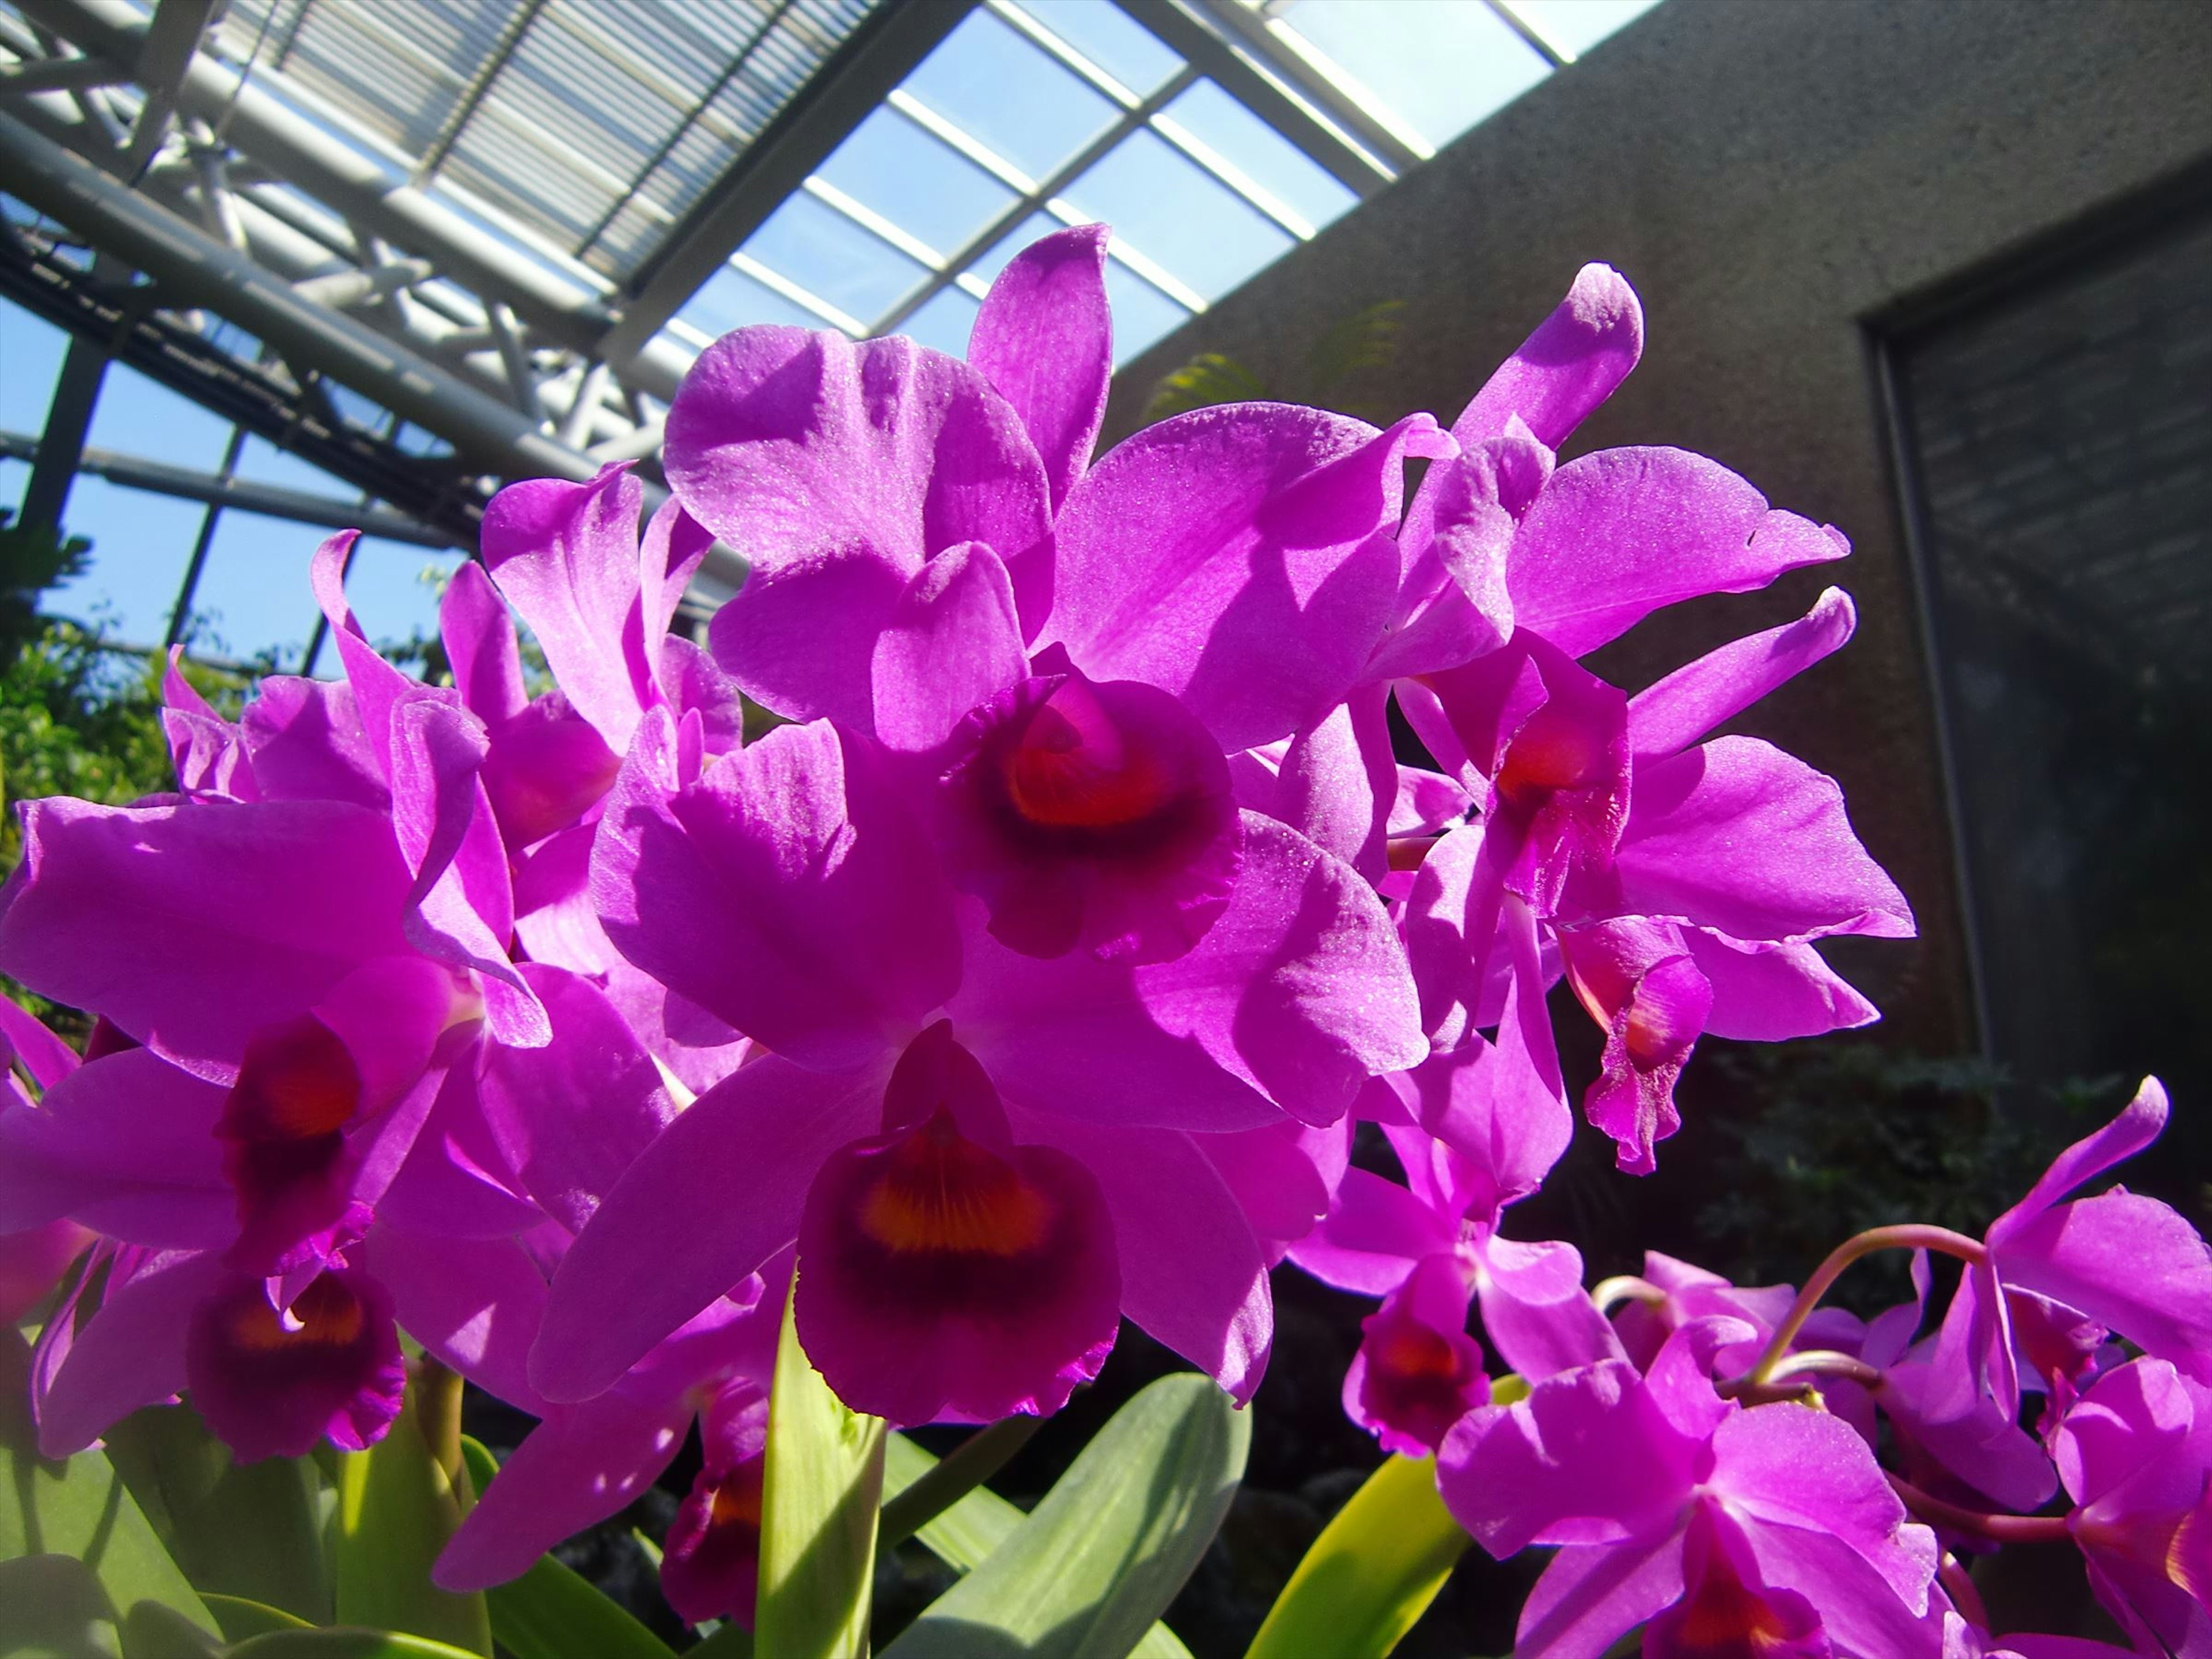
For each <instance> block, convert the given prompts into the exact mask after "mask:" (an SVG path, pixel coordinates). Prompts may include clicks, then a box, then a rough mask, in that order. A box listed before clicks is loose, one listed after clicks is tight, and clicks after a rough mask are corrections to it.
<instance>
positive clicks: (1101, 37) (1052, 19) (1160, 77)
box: [1016, 0, 1182, 96]
mask: <svg viewBox="0 0 2212 1659" xmlns="http://www.w3.org/2000/svg"><path fill="white" fill-rule="evenodd" d="M1016 9H1018V10H1021V11H1024V12H1027V13H1028V14H1029V15H1030V16H1031V17H1034V18H1036V21H1038V22H1040V23H1042V24H1043V25H1044V26H1045V27H1047V28H1048V29H1050V30H1051V31H1052V32H1053V33H1054V34H1056V35H1058V36H1059V37H1060V39H1061V40H1065V41H1066V42H1067V44H1068V45H1069V46H1073V47H1074V48H1075V49H1076V51H1078V52H1081V53H1082V54H1083V55H1084V56H1085V58H1089V59H1090V60H1091V62H1092V63H1094V64H1097V65H1098V67H1099V68H1100V69H1103V70H1105V71H1106V73H1107V74H1109V75H1110V76H1113V77H1114V78H1115V80H1116V81H1119V82H1121V84H1122V85H1123V86H1125V87H1127V88H1129V90H1130V91H1132V92H1133V93H1136V94H1139V96H1142V95H1143V94H1146V93H1148V92H1151V91H1152V90H1153V88H1156V87H1158V86H1159V85H1160V83H1161V82H1164V81H1165V80H1166V79H1167V78H1168V76H1170V75H1173V74H1174V73H1175V72H1176V70H1179V69H1181V68H1182V58H1178V57H1176V54H1175V53H1174V52H1170V51H1169V50H1168V49H1167V47H1166V46H1164V45H1162V44H1161V41H1160V39H1159V37H1158V35H1156V34H1154V33H1152V31H1151V30H1150V29H1148V28H1146V27H1145V26H1144V25H1143V24H1142V23H1139V22H1138V21H1136V19H1134V18H1133V17H1132V16H1130V15H1129V14H1128V13H1127V12H1126V11H1123V10H1122V9H1121V7H1119V6H1117V5H1115V3H1114V0H1020V3H1018V4H1017V8H1016Z"/></svg>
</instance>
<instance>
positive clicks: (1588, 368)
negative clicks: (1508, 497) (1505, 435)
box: [1452, 264, 1644, 449]
mask: <svg viewBox="0 0 2212 1659" xmlns="http://www.w3.org/2000/svg"><path fill="white" fill-rule="evenodd" d="M1643 351H1644V307H1643V306H1642V305H1641V304H1640V303H1639V302H1638V300H1637V297H1636V290H1635V289H1632V288H1631V287H1629V285H1628V283H1627V281H1626V279H1625V278H1624V277H1623V276H1621V274H1620V272H1619V271H1617V270H1614V269H1613V267H1612V266H1610V265H1601V264H1587V265H1584V266H1583V268H1582V269H1581V270H1579V271H1577V272H1576V273H1575V280H1574V283H1573V285H1572V286H1571V287H1570V288H1569V289H1567V297H1566V298H1565V299H1564V300H1562V301H1559V306H1558V307H1557V308H1556V309H1554V310H1553V313H1552V314H1551V315H1550V316H1548V317H1547V318H1546V319H1544V320H1543V321H1542V322H1541V323H1540V324H1538V325H1536V331H1535V332H1534V333H1533V334H1531V335H1530V336H1529V337H1528V338H1527V339H1526V340H1524V341H1522V343H1521V346H1520V349H1518V350H1516V351H1515V352H1514V354H1513V355H1512V356H1510V357H1508V358H1507V359H1506V360H1505V362H1504V364H1503V365H1502V366H1501V367H1500V368H1498V372H1497V373H1496V374H1492V376H1491V377H1490V379H1489V380H1488V381H1487V382H1486V384H1485V385H1484V386H1483V388H1482V390H1481V391H1480V392H1476V393H1475V394H1474V400H1473V401H1472V402H1470V403H1469V404H1468V406H1467V407H1466V409H1465V410H1462V411H1461V414H1460V417H1459V419H1458V420H1456V421H1455V422H1452V436H1453V437H1455V438H1456V439H1457V440H1458V441H1459V442H1460V446H1461V447H1462V448H1472V447H1474V446H1475V445H1476V444H1478V443H1480V442H1481V441H1483V440H1484V439H1485V438H1491V437H1495V436H1497V435H1498V434H1499V433H1501V432H1503V431H1504V430H1505V426H1506V422H1508V421H1509V420H1510V419H1512V418H1513V417H1514V416H1519V417H1520V418H1521V419H1522V421H1524V422H1527V423H1528V428H1529V430H1530V431H1532V432H1533V433H1534V434H1535V435H1536V436H1537V438H1538V439H1539V440H1541V441H1542V442H1543V443H1545V444H1546V445H1547V446H1549V447H1551V448H1553V449H1557V448H1558V447H1559V446H1560V445H1561V444H1563V443H1565V441H1567V438H1568V436H1569V435H1570V434H1571V433H1572V432H1573V431H1574V429H1575V428H1577V427H1578V426H1580V425H1581V424H1582V423H1583V420H1584V419H1585V418H1587V417H1588V416H1589V413H1590V411H1591V410H1594V409H1595V408H1596V407H1597V406H1598V405H1599V404H1601V403H1603V402H1604V401H1605V400H1606V399H1607V398H1609V397H1611V396H1612V395H1613V388H1614V387H1615V386H1619V385H1620V383H1621V381H1622V380H1626V378H1627V377H1628V372H1629V370H1631V369H1632V368H1635V367H1636V360H1637V359H1638V357H1639V356H1642V355H1643Z"/></svg>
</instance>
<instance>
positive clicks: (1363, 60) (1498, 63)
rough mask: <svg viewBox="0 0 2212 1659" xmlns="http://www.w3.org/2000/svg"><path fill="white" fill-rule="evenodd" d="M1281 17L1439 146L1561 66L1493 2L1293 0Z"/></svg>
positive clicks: (1280, 14) (1432, 144)
mask: <svg viewBox="0 0 2212 1659" xmlns="http://www.w3.org/2000/svg"><path fill="white" fill-rule="evenodd" d="M1273 15H1275V16H1277V17H1279V19H1281V21H1284V22H1285V23H1287V24H1289V25H1290V26H1291V27H1292V28H1294V29H1296V30H1297V32H1298V33H1300V34H1302V35H1304V37H1305V38H1306V39H1307V40H1310V41H1312V42H1313V44H1314V45H1315V46H1318V47H1319V48H1320V49H1321V50H1322V52H1323V53H1324V54H1326V55H1327V56H1328V59H1329V61H1330V62H1332V63H1334V64H1337V65H1338V66H1339V67H1340V68H1341V69H1342V70H1344V71H1345V72H1346V74H1348V75H1350V76H1352V78H1353V79H1354V80H1356V81H1358V82H1359V84H1360V85H1361V86H1362V87H1364V88H1366V89H1367V90H1368V91H1369V92H1370V93H1372V94H1374V95H1375V96H1376V98H1378V99H1379V100H1382V102H1383V104H1384V105H1385V106H1387V107H1388V108H1389V110H1390V111H1391V112H1393V113H1395V115H1397V117H1398V118H1399V119H1400V120H1401V123H1402V124H1403V125H1407V126H1409V127H1411V128H1412V129H1413V131H1416V132H1418V133H1419V134H1420V135H1421V137H1424V138H1425V139H1426V140H1428V142H1429V143H1430V144H1431V146H1437V145H1442V144H1443V143H1448V142H1449V141H1450V140H1451V139H1454V138H1456V137H1459V135H1460V134H1461V133H1462V132H1464V131H1467V130H1468V128H1469V127H1471V126H1473V125H1474V124H1475V123H1476V122H1477V121H1480V119H1481V118H1483V117H1484V116H1486V115H1487V114H1489V113H1490V112H1492V110H1494V109H1497V108H1498V107H1499V106H1502V105H1504V104H1508V103H1510V102H1511V101H1512V100H1514V99H1516V98H1517V97H1519V96H1520V95H1521V94H1522V93H1524V92H1526V91H1528V88H1531V87H1533V86H1534V85H1535V84H1536V82H1539V81H1541V80H1542V79H1543V78H1544V77H1545V76H1547V75H1549V74H1550V73H1551V65H1550V64H1547V63H1546V62H1545V61H1544V60H1543V58H1541V57H1540V56H1538V55H1537V52H1536V51H1535V49H1534V47H1532V46H1529V45H1528V42H1527V41H1525V40H1522V38H1521V37H1520V36H1519V35H1517V34H1516V33H1514V32H1513V30H1512V27H1511V26H1510V25H1509V24H1508V23H1506V21H1504V19H1503V18H1501V17H1499V16H1498V14H1497V13H1496V12H1494V11H1492V10H1491V9H1490V8H1489V7H1488V6H1486V5H1485V4H1484V3H1483V0H1420V3H1419V4H1418V5H1414V4H1383V5H1377V4H1376V3H1374V0H1291V4H1290V5H1288V6H1286V7H1285V8H1283V9H1281V10H1279V11H1278V12H1275V13H1274V14H1273Z"/></svg>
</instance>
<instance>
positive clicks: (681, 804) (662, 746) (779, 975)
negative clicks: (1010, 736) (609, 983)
mask: <svg viewBox="0 0 2212 1659" xmlns="http://www.w3.org/2000/svg"><path fill="white" fill-rule="evenodd" d="M675 736H676V734H675V732H674V731H673V729H672V727H671V724H670V722H669V721H668V720H667V718H666V716H665V715H659V714H657V715H655V716H654V717H653V719H651V720H647V722H646V723H645V724H644V725H643V726H641V728H640V730H639V734H638V738H637V741H636V743H635V745H634V746H633V747H632V749H631V751H630V756H629V760H628V761H626V762H625V763H624V764H623V772H622V775H621V777H620V778H619V779H618V780H617V782H616V784H615V787H614V790H613V793H611V795H610V796H609V798H608V802H607V809H606V812H605V816H604V817H602V818H601V819H600V821H599V839H598V841H597V842H596V843H595V845H594V848H593V851H592V894H593V896H594V898H595V900H596V901H597V902H598V906H599V919H600V921H601V923H602V925H603V926H604V927H605V928H606V931H607V936H608V938H609V939H611V940H613V942H614V944H615V945H616V947H617V949H618V950H620V951H622V952H623V955H624V956H626V957H629V959H630V961H631V962H633V963H636V964H637V966H639V967H640V968H642V969H645V970H646V971H647V973H649V974H651V975H653V977H654V978H655V979H658V980H659V981H661V982H662V983H663V984H664V985H665V986H667V987H669V988H670V989H671V990H672V991H675V992H677V993H678V994H681V995H683V996H684V997H686V998H688V999H690V1000H691V1001H692V1002H695V1003H696V1004H697V1005H699V1006H701V1007H702V1008H705V1009H707V1010H708V1012H712V1013H714V1014H715V1015H717V1016H719V1017H720V1018H723V1019H725V1020H726V1021H728V1022H729V1023H730V1024H732V1025H733V1026H735V1027H736V1028H737V1029H738V1030H741V1031H744V1033H746V1034H747V1035H748V1036H753V1037H757V1038H758V1039H759V1040H760V1041H761V1042H764V1043H766V1044H767V1045H768V1046H769V1048H772V1049H774V1050H775V1052H776V1053H778V1054H786V1055H788V1056H790V1057H791V1058H792V1059H793V1060H798V1061H799V1062H800V1063H801V1064H804V1065H808V1066H823V1067H825V1068H834V1067H838V1066H857V1065H863V1064H866V1063H868V1062H869V1061H871V1060H873V1059H875V1058H876V1057H878V1055H880V1054H882V1053H883V1052H884V1049H885V1048H886V1046H887V1045H890V1044H894V1043H902V1042H904V1041H905V1040H906V1039H907V1038H908V1036H912V1035H913V1033H914V1031H915V1030H916V1029H917V1028H918V1026H919V1025H920V1024H921V1020H922V1018H924V1017H925V1016H926V1015H927V1014H928V1013H930V1012H932V1011H933V1010H934V1009H935V1008H936V1007H938V1006H939V1005H940V1004H942V1003H943V1002H945V1000H946V999H947V998H949V997H950V996H951V994H952V993H953V991H954V989H955V987H957V985H958V984H959V982H960V975H961V961H960V945H959V940H958V938H957V935H956V934H955V933H954V931H953V921H952V908H951V893H950V891H949V890H947V888H946V887H945V881H944V878H943V876H942V875H940V874H939V872H938V870H937V868H936V866H935V860H934V859H933V855H932V854H931V853H930V851H929V848H928V847H927V843H926V841H925V839H924V836H925V830H924V828H923V826H922V825H921V823H917V822H915V814H914V812H913V811H912V809H911V807H910V805H908V803H907V802H906V801H904V800H903V799H902V798H901V797H900V795H899V793H897V792H896V790H895V789H894V788H893V787H892V786H891V785H890V782H889V781H887V780H886V779H885V778H884V776H883V775H881V769H882V764H883V763H882V761H881V759H880V757H876V758H872V757H870V755H869V753H868V752H867V751H866V749H865V748H864V747H863V746H862V744H860V741H859V740H857V739H854V738H849V737H845V736H841V735H840V734H839V733H838V732H836V730H834V729H833V728H832V727H831V726H829V725H828V724H826V723H821V722H817V723H816V724H814V725H811V726H782V727H779V728H778V729H777V730H775V731H774V732H769V734H768V735H767V736H766V737H765V738H762V739H761V741H760V742H758V743H757V744H754V745H752V746H751V747H750V748H749V749H744V750H738V751H736V752H733V753H732V754H728V755H725V756H722V757H719V758H717V759H715V760H714V761H713V762H711V763H708V766H707V767H706V769H705V771H704V772H703V773H702V775H701V776H700V778H699V781H697V782H696V784H691V785H689V786H686V787H678V774H677V758H678V757H677V754H676V750H675ZM847 1139H850V1137H849V1136H848V1137H847Z"/></svg>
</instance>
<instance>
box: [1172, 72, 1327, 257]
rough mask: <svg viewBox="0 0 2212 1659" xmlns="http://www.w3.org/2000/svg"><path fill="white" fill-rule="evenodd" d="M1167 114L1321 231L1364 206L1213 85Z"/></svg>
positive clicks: (1197, 88)
mask: <svg viewBox="0 0 2212 1659" xmlns="http://www.w3.org/2000/svg"><path fill="white" fill-rule="evenodd" d="M1164 113H1165V114H1166V115H1167V116H1168V117H1169V118H1170V119H1172V120H1174V121H1176V122H1178V123H1179V124H1181V125H1182V126H1183V127H1184V128H1185V129H1186V130H1187V131H1188V132H1189V133H1190V134H1191V136H1192V137H1195V138H1196V139H1198V140H1199V142H1200V143H1203V144H1205V145H1206V147H1207V148H1209V149H1212V150H1215V151H1217V152H1218V154H1219V155H1221V156H1222V157H1223V158H1224V159H1225V160H1226V161H1229V162H1231V164H1232V165H1234V166H1235V167H1237V170H1238V171H1240V172H1242V173H1244V174H1245V175H1246V176H1247V177H1248V178H1249V179H1251V180H1252V182H1253V183H1254V184H1255V185H1259V186H1260V187H1261V189H1263V190H1265V191H1268V192H1269V193H1270V194H1271V195H1273V196H1274V197H1276V198H1277V199H1278V200H1279V201H1280V202H1281V203H1282V204H1284V205H1285V207H1288V208H1290V209H1291V210H1294V211H1295V212H1297V213H1298V214H1299V215H1301V216H1303V217H1304V218H1305V219H1306V220H1307V221H1308V222H1310V224H1312V226H1313V227H1314V228H1315V229H1316V230H1318V229H1320V228H1321V227H1322V226H1323V225H1326V224H1328V223H1329V222H1332V221H1333V220H1334V219H1336V218H1337V217H1338V216H1340V215H1342V214H1344V213H1346V212H1348V211H1349V210H1351V209H1352V207H1354V206H1355V205H1357V204H1358V201H1359V198H1358V197H1357V196H1355V195H1353V194H1352V191H1350V190H1348V189H1346V187H1345V185H1343V184H1341V183H1340V182H1339V181H1338V180H1337V179H1335V178H1334V177H1333V176H1332V175H1330V174H1329V173H1325V172H1323V171H1322V168H1321V167H1318V166H1316V164H1315V163H1314V161H1312V160H1311V159H1310V157H1309V156H1307V155H1306V154H1305V153H1304V151H1303V150H1301V149H1298V147H1297V145H1295V144H1293V143H1291V141H1290V140H1289V139H1287V138H1285V137H1283V135H1282V134H1281V133H1279V132H1277V131H1275V130H1274V128H1273V127H1271V126H1269V125H1267V123H1266V122H1265V121H1262V120H1261V118H1259V117H1258V116H1256V115H1255V114H1253V113H1252V112H1251V111H1250V110H1249V109H1247V108H1246V107H1245V106H1243V105H1242V104H1240V103H1238V102H1237V100H1235V99H1234V98H1231V96H1230V95H1229V94H1227V93H1225V92H1224V91H1223V90H1222V89H1221V88H1219V87H1218V86H1216V85H1215V84H1214V83H1213V82H1211V81H1200V82H1197V83H1196V84H1195V85H1194V86H1192V87H1191V88H1189V89H1188V90H1187V91H1185V92H1183V93H1182V94H1179V95H1177V97H1176V100H1175V101H1174V102H1172V103H1170V105H1169V106H1167V108H1166V110H1165V111H1164Z"/></svg>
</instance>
